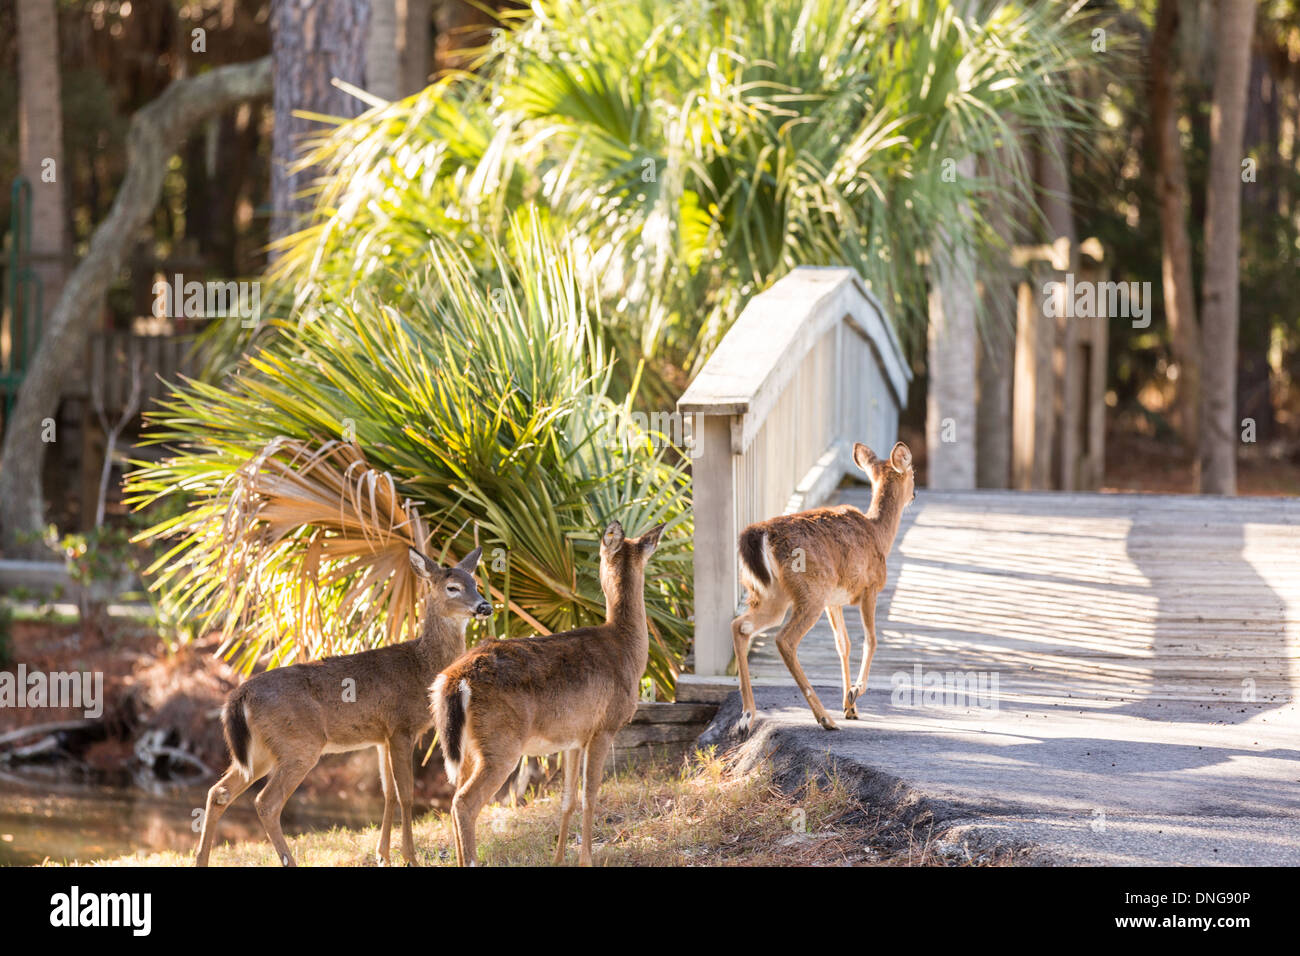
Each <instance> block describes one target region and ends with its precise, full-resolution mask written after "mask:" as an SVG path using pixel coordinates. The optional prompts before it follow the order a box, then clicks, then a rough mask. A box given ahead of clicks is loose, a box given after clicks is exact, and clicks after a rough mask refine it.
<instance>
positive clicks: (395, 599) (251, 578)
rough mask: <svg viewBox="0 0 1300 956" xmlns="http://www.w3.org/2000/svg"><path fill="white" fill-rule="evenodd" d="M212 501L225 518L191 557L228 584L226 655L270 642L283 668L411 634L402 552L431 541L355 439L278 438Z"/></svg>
mask: <svg viewBox="0 0 1300 956" xmlns="http://www.w3.org/2000/svg"><path fill="white" fill-rule="evenodd" d="M216 498H217V501H218V502H221V503H222V504H223V506H224V511H221V512H219V513H218V514H214V515H213V518H219V521H213V522H212V523H211V524H209V528H210V529H211V530H212V531H213V532H214V533H212V534H209V535H208V536H207V538H206V539H205V541H204V542H203V543H202V544H201V545H200V546H199V547H198V548H196V549H195V551H194V552H192V553H191V554H190V555H189V559H190V561H191V562H193V563H194V565H195V566H196V567H203V568H206V569H209V574H210V571H211V570H213V569H215V570H216V572H217V573H218V575H219V578H220V580H221V581H222V582H223V583H222V592H221V593H222V596H221V599H220V600H218V601H216V602H215V604H214V605H213V606H214V607H216V608H218V609H222V608H224V609H225V612H226V613H225V621H224V627H223V638H224V640H223V645H222V650H223V652H234V651H237V650H239V649H241V648H246V649H249V650H251V649H254V648H260V647H269V648H271V649H272V656H273V657H274V658H275V659H276V661H277V662H279V663H283V662H287V661H288V660H290V659H297V660H307V659H312V658H314V657H318V656H320V655H321V654H322V653H325V652H331V653H339V652H340V651H355V650H361V649H364V648H365V647H368V646H374V645H375V644H378V643H391V642H394V641H399V640H404V639H407V638H410V637H414V636H416V633H417V631H418V628H419V603H420V602H419V588H418V578H417V577H416V575H415V573H414V571H413V570H412V569H411V566H410V562H409V561H408V559H407V556H406V551H407V547H408V546H412V545H413V546H415V547H417V548H419V549H420V550H422V551H428V550H429V542H430V537H431V535H430V532H429V530H428V528H427V527H426V525H425V522H424V520H423V519H422V518H421V516H420V514H419V512H418V511H417V510H416V508H415V506H414V504H413V503H412V502H411V501H410V500H409V499H406V498H403V497H402V496H401V494H400V493H399V492H398V490H397V487H396V485H395V483H394V481H393V478H392V476H391V475H390V474H388V473H387V472H384V471H380V470H379V469H376V468H374V467H371V465H370V464H369V462H367V461H366V457H365V454H364V453H363V452H362V450H361V448H360V446H358V445H357V444H356V443H354V442H342V441H327V442H324V443H323V444H320V445H318V446H313V445H311V444H309V443H308V442H305V441H300V440H296V439H288V438H278V439H275V440H274V441H271V442H269V443H268V444H267V445H266V446H265V447H264V448H262V449H261V451H259V452H258V453H257V454H256V455H254V456H253V457H252V458H251V459H249V461H248V462H247V463H246V464H245V465H244V466H243V467H241V468H239V469H238V470H237V471H235V472H234V473H233V474H231V475H230V477H229V478H228V479H227V480H226V482H225V484H224V486H223V487H222V490H221V492H220V493H219V494H218V495H217V496H216ZM435 556H436V557H438V558H439V559H440V560H442V561H444V562H445V561H448V560H451V561H455V560H456V559H457V556H455V555H446V554H435ZM494 590H495V589H494ZM516 613H518V609H516ZM539 627H540V625H539ZM251 663H252V661H251V660H250V659H248V656H247V655H244V657H242V658H241V660H240V664H241V665H242V666H244V667H247V666H248V665H251Z"/></svg>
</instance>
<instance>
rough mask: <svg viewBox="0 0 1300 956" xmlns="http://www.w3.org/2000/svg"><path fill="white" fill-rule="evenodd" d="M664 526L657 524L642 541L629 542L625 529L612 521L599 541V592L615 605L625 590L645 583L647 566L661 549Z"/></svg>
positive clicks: (645, 534)
mask: <svg viewBox="0 0 1300 956" xmlns="http://www.w3.org/2000/svg"><path fill="white" fill-rule="evenodd" d="M663 530H664V526H663V525H662V524H657V525H655V526H654V527H653V528H650V529H649V530H648V531H645V532H643V533H642V535H641V537H639V538H628V537H625V536H624V534H623V526H622V525H621V524H619V523H618V522H617V521H611V522H610V524H609V527H608V528H606V529H605V534H604V535H603V536H601V539H600V588H601V590H602V591H604V592H605V598H606V600H607V601H609V602H610V603H613V601H614V598H615V597H616V596H618V595H619V594H621V593H622V588H623V587H625V586H627V585H629V584H631V585H634V586H636V587H640V586H641V585H640V584H636V583H635V582H640V581H643V580H644V579H645V566H646V562H647V561H649V560H650V555H652V554H654V553H655V548H657V547H659V536H660V535H661V534H663Z"/></svg>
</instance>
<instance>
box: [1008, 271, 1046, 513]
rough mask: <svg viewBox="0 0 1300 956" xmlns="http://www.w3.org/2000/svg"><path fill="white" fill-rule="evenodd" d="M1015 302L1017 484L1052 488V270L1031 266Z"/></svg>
mask: <svg viewBox="0 0 1300 956" xmlns="http://www.w3.org/2000/svg"><path fill="white" fill-rule="evenodd" d="M1028 271H1029V278H1028V280H1027V281H1025V282H1022V283H1021V284H1020V289H1019V295H1018V297H1017V300H1016V306H1017V308H1016V312H1017V315H1016V360H1015V361H1016V373H1015V374H1016V377H1015V384H1014V388H1013V392H1012V398H1011V401H1012V452H1011V484H1012V487H1014V488H1016V489H1018V490H1021V491H1028V490H1032V489H1040V490H1041V489H1044V488H1048V487H1050V481H1051V464H1052V431H1053V428H1052V425H1053V419H1054V415H1053V411H1054V409H1053V407H1052V406H1053V402H1054V392H1055V389H1054V388H1053V387H1052V382H1053V375H1052V357H1053V355H1052V354H1053V352H1054V350H1055V347H1056V320H1055V319H1054V318H1049V317H1048V316H1046V315H1044V314H1043V313H1044V309H1043V295H1044V293H1043V291H1042V290H1043V286H1044V285H1045V284H1046V282H1045V279H1046V278H1047V276H1048V275H1049V274H1050V272H1049V270H1048V269H1046V268H1044V267H1042V266H1040V265H1037V264H1031V265H1030V266H1029V270H1028Z"/></svg>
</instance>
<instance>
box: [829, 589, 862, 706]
mask: <svg viewBox="0 0 1300 956" xmlns="http://www.w3.org/2000/svg"><path fill="white" fill-rule="evenodd" d="M826 616H827V617H828V618H830V621H831V631H832V633H834V635H835V650H836V651H837V652H838V653H839V655H840V686H841V687H843V688H844V699H843V706H844V719H845V720H857V719H858V709H857V707H855V706H854V704H853V701H854V698H855V695H854V693H853V688H852V687H851V686H850V685H849V650H850V644H849V630H848V628H847V627H845V626H844V608H842V607H838V606H836V607H828V608H826Z"/></svg>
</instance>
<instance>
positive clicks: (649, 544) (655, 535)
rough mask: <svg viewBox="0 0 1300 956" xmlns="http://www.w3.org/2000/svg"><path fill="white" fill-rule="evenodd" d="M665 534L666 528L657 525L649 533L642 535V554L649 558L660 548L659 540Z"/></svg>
mask: <svg viewBox="0 0 1300 956" xmlns="http://www.w3.org/2000/svg"><path fill="white" fill-rule="evenodd" d="M663 533H664V526H663V525H662V524H657V525H655V526H654V527H653V528H651V529H650V530H649V531H644V532H642V533H641V552H642V553H643V554H644V555H645V556H646V557H647V558H648V557H650V555H652V554H654V552H655V548H657V547H659V538H660V536H661V535H662V534H663Z"/></svg>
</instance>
